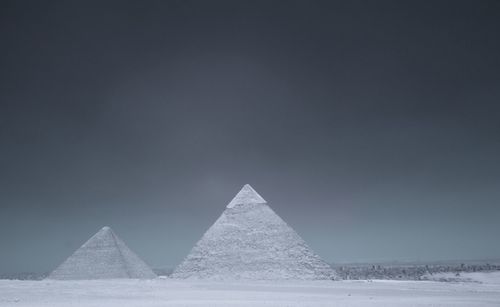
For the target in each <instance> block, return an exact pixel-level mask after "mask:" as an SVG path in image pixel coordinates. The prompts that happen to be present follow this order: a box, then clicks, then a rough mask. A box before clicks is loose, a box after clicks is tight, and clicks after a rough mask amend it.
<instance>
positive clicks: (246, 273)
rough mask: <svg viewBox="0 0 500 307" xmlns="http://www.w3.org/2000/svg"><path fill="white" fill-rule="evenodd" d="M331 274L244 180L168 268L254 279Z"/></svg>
mask: <svg viewBox="0 0 500 307" xmlns="http://www.w3.org/2000/svg"><path fill="white" fill-rule="evenodd" d="M335 276H336V275H335V272H334V271H333V270H332V268H331V267H330V266H329V265H328V264H327V263H326V262H324V261H323V260H322V259H321V258H320V257H319V256H318V255H316V254H315V253H314V252H313V251H312V250H311V249H310V248H309V247H308V246H307V244H306V243H305V242H304V240H302V238H301V237H300V236H299V235H298V234H297V233H296V232H295V231H294V230H293V229H292V228H291V227H290V226H288V225H287V224H286V223H285V222H284V221H283V220H282V219H281V218H280V217H279V216H278V215H277V214H276V213H274V211H273V210H272V209H271V208H270V207H269V206H268V205H267V203H266V201H265V200H264V199H263V198H262V197H261V196H260V195H259V194H258V193H257V192H256V191H255V190H254V189H253V188H252V187H251V186H250V185H248V184H247V185H245V186H244V187H243V188H242V189H241V191H240V192H239V193H238V194H237V195H236V196H235V197H234V198H233V200H232V201H231V202H230V203H229V204H228V205H227V207H226V209H225V210H224V212H223V213H222V215H221V216H220V217H219V219H217V221H215V223H214V224H213V225H212V227H210V228H209V229H208V231H207V232H206V233H205V234H204V235H203V237H202V238H201V239H200V241H198V243H196V245H195V246H194V247H193V249H192V250H191V252H190V253H189V255H188V256H187V257H186V259H185V260H184V261H183V262H182V263H181V264H180V265H179V266H178V267H177V268H176V269H175V270H174V272H173V274H172V277H173V278H200V279H203V278H207V279H253V280H280V279H304V280H305V279H308V280H311V279H335Z"/></svg>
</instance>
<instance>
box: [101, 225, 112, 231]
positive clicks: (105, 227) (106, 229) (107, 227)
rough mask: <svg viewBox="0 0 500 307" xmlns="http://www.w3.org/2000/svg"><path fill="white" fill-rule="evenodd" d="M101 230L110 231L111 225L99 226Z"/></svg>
mask: <svg viewBox="0 0 500 307" xmlns="http://www.w3.org/2000/svg"><path fill="white" fill-rule="evenodd" d="M101 231H111V227H109V226H104V227H103V228H101Z"/></svg>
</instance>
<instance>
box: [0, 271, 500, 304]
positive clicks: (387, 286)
mask: <svg viewBox="0 0 500 307" xmlns="http://www.w3.org/2000/svg"><path fill="white" fill-rule="evenodd" d="M488 274H489V273H488ZM488 274H486V275H485V274H484V273H482V274H480V276H478V277H479V278H481V279H482V282H458V283H447V282H433V281H372V282H369V281H299V282H290V281H288V282H269V281H268V282H213V281H210V282H209V281H186V280H172V279H155V280H126V279H122V280H95V281H54V280H43V281H15V280H0V306H23V307H25V306H41V307H45V306H51V307H62V306H64V307H67V306H120V307H127V306H141V307H148V306H403V307H404V306H500V284H499V283H498V281H499V277H500V273H493V275H488ZM478 281H479V280H478Z"/></svg>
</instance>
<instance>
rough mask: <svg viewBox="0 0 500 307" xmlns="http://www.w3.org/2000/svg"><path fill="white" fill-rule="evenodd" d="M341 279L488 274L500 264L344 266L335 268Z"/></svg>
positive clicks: (410, 278)
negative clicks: (437, 274)
mask: <svg viewBox="0 0 500 307" xmlns="http://www.w3.org/2000/svg"><path fill="white" fill-rule="evenodd" d="M334 268H335V269H336V270H337V274H338V275H339V276H340V278H342V279H352V280H369V279H396V280H397V279H399V280H426V279H428V276H429V275H432V274H436V273H450V272H451V273H455V274H456V275H457V276H459V275H460V273H462V272H490V271H498V270H500V264H489V263H485V264H465V263H461V264H433V265H371V266H370V265H346V266H335V265H334Z"/></svg>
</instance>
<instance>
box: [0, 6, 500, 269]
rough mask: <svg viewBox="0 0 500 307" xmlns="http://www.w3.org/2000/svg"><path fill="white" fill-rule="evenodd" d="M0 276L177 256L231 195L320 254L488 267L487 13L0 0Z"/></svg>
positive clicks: (492, 115) (490, 45) (498, 215)
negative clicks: (97, 236)
mask: <svg viewBox="0 0 500 307" xmlns="http://www.w3.org/2000/svg"><path fill="white" fill-rule="evenodd" d="M1 6H2V8H1V9H0V39H1V41H2V48H1V49H0V61H1V62H0V65H1V67H2V69H1V70H0V78H1V80H0V81H1V82H0V102H1V109H0V141H1V143H0V146H1V148H0V149H1V150H0V188H1V190H0V191H1V193H0V206H1V211H0V246H1V252H0V272H22V271H35V272H46V271H50V270H52V269H53V268H54V267H55V266H57V265H58V264H59V263H60V262H61V261H63V260H64V259H65V258H66V257H67V256H69V255H70V254H71V253H72V252H73V250H74V249H76V248H78V247H79V246H80V245H81V244H82V243H83V242H84V241H85V240H87V239H88V238H89V237H90V236H92V235H93V234H94V233H95V232H96V231H98V230H99V229H100V228H101V227H102V226H104V225H108V226H111V227H112V228H113V229H114V230H115V232H116V233H117V234H118V235H119V236H120V237H121V238H122V239H123V240H124V241H125V242H126V243H127V244H128V245H129V247H131V248H132V249H133V250H134V251H135V252H137V254H139V255H140V256H141V257H142V258H143V259H144V260H145V261H146V262H147V263H149V264H150V265H151V266H153V267H165V266H174V265H176V264H178V263H179V262H180V261H181V260H182V258H183V257H184V256H185V255H186V254H187V253H188V251H189V249H190V248H191V247H192V246H193V245H194V243H195V242H196V241H197V240H198V239H199V238H200V236H201V235H202V234H203V232H204V231H205V230H206V229H207V228H208V227H209V226H210V225H211V224H212V223H213V222H214V221H215V219H216V218H217V217H218V216H219V215H220V214H221V212H222V211H223V210H224V208H225V205H226V204H227V203H228V202H229V201H230V200H231V198H232V197H233V196H234V194H236V192H238V190H239V189H240V188H241V186H242V185H243V184H245V183H250V184H251V185H252V186H253V187H254V188H255V189H256V190H257V191H258V192H259V193H260V194H261V195H262V196H263V197H264V198H265V199H266V200H267V201H268V203H269V205H270V206H271V207H272V208H273V209H274V210H275V211H276V212H277V213H278V214H279V215H280V216H281V217H282V218H283V219H284V220H286V221H287V222H288V223H289V224H290V225H291V226H292V227H293V228H295V229H296V230H297V232H298V233H299V234H300V235H301V236H302V237H303V238H304V239H305V240H306V241H307V242H308V243H309V245H310V246H311V247H312V248H313V249H314V250H315V251H316V252H317V253H318V254H320V255H321V256H322V257H323V258H324V259H325V260H327V261H331V262H356V261H388V260H400V261H405V260H421V261H428V260H442V259H478V258H499V257H500V245H499V244H498V234H499V233H500V223H499V222H498V221H499V220H500V204H499V201H500V187H499V186H500V163H499V162H500V158H499V157H500V124H499V123H500V120H499V118H500V105H499V104H498V101H500V87H499V83H500V57H499V56H498V54H500V39H499V36H498V33H499V32H500V3H499V2H498V1H468V2H463V1H433V2H432V3H431V2H425V3H420V1H413V2H409V1H382V2H380V1H377V3H374V2H373V1H345V2H333V1H324V2H323V1H282V2H280V1H272V2H269V1H262V2H261V1H238V2H237V3H236V1H224V2H219V1H148V2H143V1H139V2H138V1H115V2H113V1H109V2H106V3H105V4H104V3H102V1H64V2H63V1H61V2H59V1H53V2H51V4H47V3H39V2H38V1H33V3H30V2H29V1H23V2H17V3H16V2H14V1H12V2H10V1H4V2H2V4H1Z"/></svg>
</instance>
